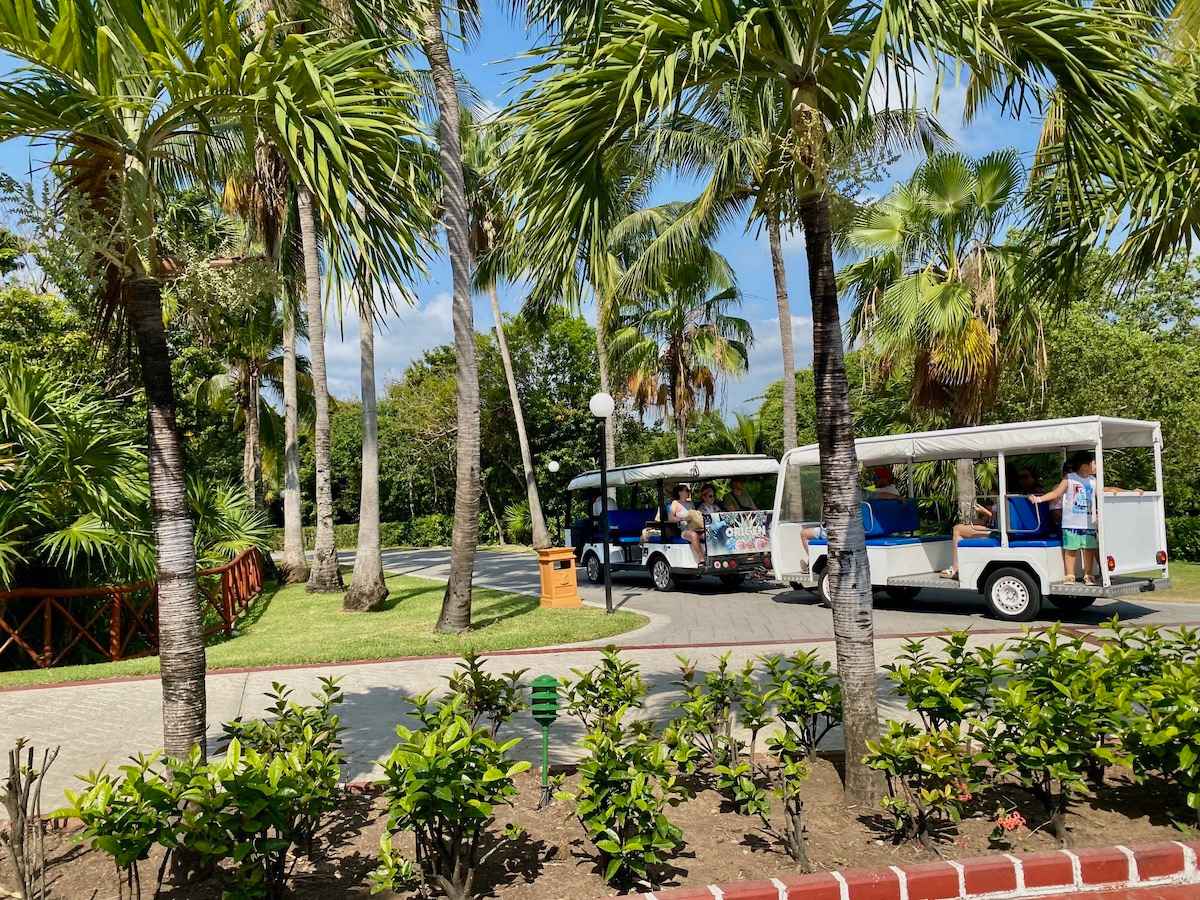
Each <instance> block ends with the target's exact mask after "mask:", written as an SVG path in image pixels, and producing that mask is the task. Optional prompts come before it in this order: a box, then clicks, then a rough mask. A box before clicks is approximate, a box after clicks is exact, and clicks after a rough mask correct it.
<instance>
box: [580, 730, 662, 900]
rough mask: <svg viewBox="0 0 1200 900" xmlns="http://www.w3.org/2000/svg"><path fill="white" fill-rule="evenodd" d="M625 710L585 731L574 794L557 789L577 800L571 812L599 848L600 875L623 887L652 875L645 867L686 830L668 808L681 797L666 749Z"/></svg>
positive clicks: (648, 868) (653, 861) (655, 862)
mask: <svg viewBox="0 0 1200 900" xmlns="http://www.w3.org/2000/svg"><path fill="white" fill-rule="evenodd" d="M624 714H625V709H623V708H622V709H618V710H614V711H613V712H612V713H610V714H609V715H606V716H604V717H603V718H601V719H600V720H599V722H598V723H597V724H596V727H595V728H593V729H592V730H591V731H590V732H589V733H588V734H587V736H586V737H585V738H584V739H583V747H584V749H585V750H586V751H587V755H586V756H585V757H584V759H583V761H582V762H581V763H580V764H579V786H578V788H577V789H576V791H575V792H574V793H569V792H565V791H563V792H560V793H559V797H560V798H562V799H564V800H568V801H570V802H572V803H573V804H574V807H575V815H576V816H577V817H578V818H579V822H580V824H581V825H582V826H583V829H584V831H585V832H586V833H587V836H588V838H589V839H590V840H591V841H592V843H593V844H594V845H595V847H596V849H597V850H598V851H599V852H600V855H601V862H602V864H603V867H604V878H605V880H607V881H608V882H610V883H611V884H614V885H617V886H620V887H628V886H631V885H632V884H634V883H635V882H637V881H641V882H647V881H650V880H651V879H652V877H653V876H652V873H651V871H650V867H651V866H654V865H658V864H661V863H663V862H664V861H666V860H667V859H668V858H670V857H671V856H672V855H674V853H675V852H676V851H677V850H678V849H679V848H680V846H682V844H683V832H682V831H680V829H679V828H678V827H676V826H675V825H674V824H673V823H672V822H671V821H670V820H669V819H668V818H667V816H666V810H667V807H669V806H674V805H676V804H678V803H679V802H681V801H682V800H683V798H684V796H685V792H684V789H683V788H682V786H681V785H680V784H679V783H678V781H677V780H676V776H675V771H674V767H673V765H672V762H671V754H670V750H669V748H668V747H667V745H666V744H665V743H664V742H663V741H661V740H659V739H658V738H657V736H656V735H655V734H654V732H653V726H652V725H651V723H649V722H646V721H640V722H634V723H632V724H629V725H626V724H624V723H623V722H622V719H623V718H624Z"/></svg>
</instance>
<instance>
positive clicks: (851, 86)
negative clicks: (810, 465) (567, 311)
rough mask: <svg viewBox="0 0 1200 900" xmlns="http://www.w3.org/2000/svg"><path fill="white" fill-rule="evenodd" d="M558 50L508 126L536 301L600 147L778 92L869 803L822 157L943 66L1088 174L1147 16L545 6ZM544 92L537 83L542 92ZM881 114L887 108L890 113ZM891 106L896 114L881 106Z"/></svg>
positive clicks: (844, 407) (1023, 6)
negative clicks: (747, 94) (733, 97)
mask: <svg viewBox="0 0 1200 900" xmlns="http://www.w3.org/2000/svg"><path fill="white" fill-rule="evenodd" d="M551 6H552V7H554V8H555V10H557V12H552V13H551V14H549V15H548V17H556V18H557V21H558V23H559V24H558V28H557V36H556V40H555V42H554V43H553V45H552V46H551V47H550V48H549V49H548V52H547V55H546V58H545V60H544V62H542V63H539V64H538V65H537V66H535V67H534V72H533V77H534V80H535V84H534V86H533V87H531V88H530V89H529V91H528V93H527V94H526V96H525V97H524V98H523V99H522V100H521V101H520V103H519V105H518V108H517V110H516V111H515V113H514V119H515V121H516V124H517V125H518V126H519V127H521V128H522V129H523V139H522V146H521V152H520V154H517V155H516V156H517V159H519V166H520V169H521V172H522V175H523V178H524V181H525V184H527V185H529V186H531V188H530V190H529V191H528V193H527V194H526V196H525V198H524V201H523V203H522V209H521V214H522V220H523V223H524V230H525V237H526V242H527V244H528V248H527V253H528V254H529V256H528V259H527V260H526V262H527V264H528V265H529V267H530V268H531V270H532V271H534V272H536V273H538V277H539V278H540V279H544V280H545V281H547V282H548V283H555V282H556V281H558V280H560V279H561V277H562V273H563V272H564V271H565V270H566V269H568V268H574V267H575V265H576V263H577V259H576V255H577V246H578V241H579V234H580V232H581V231H585V230H587V229H588V228H589V227H591V226H589V225H588V224H587V223H589V222H590V221H593V220H594V219H595V215H596V211H597V209H598V208H599V205H598V194H599V192H598V190H597V187H598V185H599V183H600V181H599V178H598V176H599V175H600V173H601V171H602V166H603V163H604V160H605V159H606V157H607V155H608V153H609V152H611V150H612V148H613V147H614V146H618V145H620V144H622V143H628V142H630V141H631V140H634V139H636V138H637V136H638V135H639V134H640V133H642V131H643V130H644V129H645V128H646V127H648V126H650V125H652V124H653V123H655V122H659V121H661V120H662V119H663V118H664V117H667V116H669V115H672V114H674V112H675V111H676V110H681V109H682V110H684V111H687V112H692V113H694V114H696V115H698V116H701V117H703V115H704V114H705V112H706V111H707V110H708V109H711V108H712V107H713V106H715V105H718V104H719V92H720V91H721V90H722V89H723V88H724V87H725V86H727V85H729V84H734V83H740V84H747V83H748V84H751V85H753V86H754V88H755V89H763V88H766V87H768V86H771V85H775V86H778V87H779V88H780V89H781V90H783V91H785V92H786V95H787V102H788V111H789V117H788V121H789V124H790V130H789V132H788V136H787V140H788V146H789V151H790V153H792V154H793V155H794V157H795V159H796V161H797V168H798V172H799V173H800V174H801V175H802V177H801V178H798V179H797V182H796V184H795V186H794V188H793V191H794V193H793V197H792V198H791V199H792V201H793V202H792V203H791V204H789V207H788V208H789V210H794V215H795V217H796V220H797V221H798V222H799V223H800V225H801V226H802V227H803V229H804V234H805V242H806V250H807V254H808V274H809V292H810V296H811V300H812V309H813V352H814V379H815V385H816V405H817V416H816V420H817V422H816V424H817V428H816V430H817V439H818V443H819V444H820V448H821V486H822V493H823V514H824V521H825V526H826V528H827V529H828V532H829V541H830V559H831V566H830V572H829V583H830V584H831V586H832V599H833V607H834V630H835V636H836V639H837V656H838V670H839V674H840V677H841V679H842V684H843V688H844V691H845V697H846V703H845V726H846V727H845V732H846V734H845V737H846V756H847V760H848V765H847V776H846V780H847V791H848V794H849V797H850V799H851V801H852V802H862V801H864V800H868V799H870V798H871V797H872V796H873V795H874V794H875V793H876V792H877V791H878V787H879V786H878V782H877V780H876V779H875V778H874V776H873V775H872V774H871V773H870V771H869V770H867V769H866V767H865V766H862V765H861V764H860V762H859V761H860V760H861V759H862V756H863V753H864V752H865V749H866V742H867V741H868V740H869V739H870V738H871V737H872V735H874V734H875V732H876V730H877V727H878V724H877V705H876V670H875V661H874V652H873V628H872V614H871V590H870V583H871V581H870V577H869V572H868V570H867V559H866V549H865V543H864V536H863V530H862V521H861V517H860V516H859V512H858V502H859V496H858V477H857V476H858V464H857V459H856V456H855V452H854V429H853V421H852V417H851V411H850V405H849V396H848V386H847V379H846V372H845V365H844V361H843V353H844V348H843V344H842V339H843V335H842V327H841V320H840V313H839V309H838V298H837V285H836V280H835V275H834V264H833V242H832V228H831V193H832V192H831V189H830V180H829V175H830V171H831V166H830V159H831V155H830V150H831V146H832V144H833V139H834V137H836V136H842V137H843V138H844V136H846V135H848V134H849V133H851V132H852V131H853V130H854V129H855V128H856V127H858V125H859V123H861V121H862V120H863V119H864V118H866V117H868V116H869V115H870V113H871V112H872V111H873V110H872V108H871V104H872V97H873V92H872V88H873V87H875V86H876V85H878V86H879V87H880V88H882V89H883V90H882V93H883V94H884V95H885V96H884V97H883V102H882V105H883V106H888V105H898V106H900V107H902V108H904V107H911V106H912V103H911V98H913V97H914V96H915V94H916V88H917V79H918V78H919V77H920V76H922V75H923V74H924V73H925V72H926V70H927V69H928V68H929V67H930V66H936V65H938V63H939V61H942V60H958V61H961V62H962V63H963V64H964V65H965V67H966V68H967V70H968V71H972V72H981V73H984V74H985V75H986V77H985V78H984V79H982V80H981V81H980V84H981V85H982V87H981V90H982V91H983V93H984V94H986V95H987V96H991V97H995V98H996V100H997V102H998V103H999V104H1000V106H1001V107H1002V108H1003V109H1004V110H1007V111H1011V112H1015V113H1020V112H1022V111H1024V110H1026V109H1028V108H1030V105H1031V104H1034V103H1036V101H1037V99H1038V98H1039V97H1040V96H1042V92H1043V91H1044V90H1045V89H1046V88H1048V87H1053V86H1056V85H1057V86H1060V87H1061V89H1062V91H1063V94H1064V98H1065V103H1066V105H1067V106H1068V107H1069V108H1070V109H1071V112H1072V114H1071V115H1070V116H1067V117H1066V120H1065V121H1066V127H1065V128H1064V131H1063V136H1062V144H1063V146H1064V148H1065V152H1064V154H1063V159H1064V160H1066V161H1067V162H1069V164H1070V166H1071V167H1073V168H1076V169H1078V168H1086V167H1088V166H1089V165H1091V161H1092V159H1093V157H1091V156H1090V155H1089V153H1090V151H1092V150H1094V149H1095V150H1098V149H1099V145H1101V144H1102V143H1103V140H1104V136H1105V134H1106V133H1107V132H1108V131H1110V130H1111V128H1112V127H1113V126H1112V124H1111V123H1112V122H1113V121H1115V122H1118V123H1120V122H1123V121H1125V120H1127V119H1129V118H1131V117H1132V114H1133V112H1134V109H1135V107H1137V106H1138V104H1139V100H1138V99H1136V98H1135V96H1134V92H1133V91H1131V89H1130V86H1131V85H1139V84H1144V83H1146V82H1147V81H1148V80H1149V77H1150V76H1151V74H1152V70H1153V69H1155V68H1156V64H1155V62H1154V60H1153V55H1152V54H1153V51H1152V49H1151V48H1150V47H1149V46H1148V44H1149V43H1150V42H1148V41H1146V40H1145V38H1144V36H1145V35H1146V33H1147V31H1148V30H1149V29H1152V28H1153V24H1152V22H1151V21H1150V18H1149V17H1148V16H1146V15H1145V14H1143V13H1141V12H1139V11H1137V10H1135V9H1132V8H1129V7H1128V6H1125V7H1122V6H1119V5H1117V4H1113V5H1112V7H1111V8H1110V7H1109V6H1108V5H1107V4H1105V5H1103V6H1099V5H1097V4H1092V3H1087V2H1083V0H1038V2H1037V3H1034V2H1032V0H983V2H968V0H949V2H942V0H939V2H936V3H934V2H930V0H918V2H916V3H912V2H904V3H901V2H897V0H864V2H861V3H853V4H849V3H826V2H817V3H811V2H807V0H784V2H775V0H772V2H766V0H749V2H742V3H735V2H733V0H704V2H698V0H667V2H663V0H595V2H594V3H591V4H585V5H584V6H583V7H582V8H581V7H580V6H579V5H578V4H572V5H569V6H568V5H567V4H551ZM540 76H545V77H540ZM889 94H890V95H891V96H888V95H889ZM892 97H896V99H897V100H898V101H899V102H898V103H897V104H891V103H890V101H891V99H892Z"/></svg>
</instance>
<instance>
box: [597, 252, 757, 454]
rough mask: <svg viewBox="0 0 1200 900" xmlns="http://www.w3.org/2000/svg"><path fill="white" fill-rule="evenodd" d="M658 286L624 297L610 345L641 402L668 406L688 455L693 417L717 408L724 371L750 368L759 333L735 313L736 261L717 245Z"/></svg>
mask: <svg viewBox="0 0 1200 900" xmlns="http://www.w3.org/2000/svg"><path fill="white" fill-rule="evenodd" d="M655 287H656V288H657V289H655ZM655 287H651V288H649V289H648V291H647V293H646V294H645V295H644V296H642V297H640V298H638V299H637V300H636V301H633V302H630V303H626V304H622V306H621V307H620V309H619V310H618V311H617V314H616V318H617V321H616V323H615V325H614V326H613V327H612V340H611V343H610V350H611V352H612V359H613V365H614V368H615V369H616V370H617V371H618V372H620V373H621V374H622V375H624V376H625V378H626V379H627V382H628V390H629V396H630V397H631V398H632V400H633V403H634V405H635V406H636V407H637V408H638V409H639V410H645V409H646V408H648V407H651V406H653V407H656V408H658V409H661V410H662V411H663V413H664V415H666V414H668V413H669V415H670V417H671V420H672V422H673V424H674V428H675V450H676V453H677V455H678V456H680V457H685V456H687V455H688V448H687V428H688V422H689V420H690V419H691V417H692V415H693V413H694V412H695V411H696V410H697V409H698V408H700V407H701V406H702V407H703V409H704V411H705V412H707V411H708V410H710V409H711V408H712V403H713V400H714V398H715V397H716V392H717V379H718V377H719V376H721V375H735V374H741V373H742V372H745V371H746V368H747V365H748V362H749V360H748V356H747V352H746V350H747V348H748V347H749V346H750V344H751V342H752V341H753V339H754V333H753V330H752V329H751V328H750V323H749V322H747V321H746V320H745V319H743V318H739V317H738V316H734V315H731V314H730V311H731V310H732V309H735V308H736V307H737V305H738V304H739V303H740V302H741V294H740V292H739V291H738V289H737V285H736V283H735V279H734V275H733V270H732V269H731V268H730V267H729V263H728V262H727V261H726V260H725V258H724V257H723V256H721V255H720V254H719V253H717V252H715V251H710V252H709V253H708V254H707V255H706V257H704V258H702V259H701V260H699V261H696V262H688V263H685V264H684V265H680V266H676V267H673V268H672V269H670V270H667V271H665V272H663V273H662V279H661V281H660V283H659V284H658V285H656V286H655Z"/></svg>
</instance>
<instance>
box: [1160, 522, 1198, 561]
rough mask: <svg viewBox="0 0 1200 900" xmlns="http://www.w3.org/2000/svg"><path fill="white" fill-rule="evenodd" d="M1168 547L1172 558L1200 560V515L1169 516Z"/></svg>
mask: <svg viewBox="0 0 1200 900" xmlns="http://www.w3.org/2000/svg"><path fill="white" fill-rule="evenodd" d="M1167 549H1168V550H1169V551H1170V552H1171V558H1172V559H1178V560H1182V561H1184V562H1200V516H1170V517H1168V518H1167Z"/></svg>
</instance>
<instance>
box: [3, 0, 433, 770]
mask: <svg viewBox="0 0 1200 900" xmlns="http://www.w3.org/2000/svg"><path fill="white" fill-rule="evenodd" d="M31 11H32V12H31ZM246 25H247V23H246V21H245V16H244V13H243V11H242V9H241V6H240V5H236V4H232V3H230V2H227V0H201V2H199V3H196V2H186V3H185V2H182V0H144V2H141V3H137V4H127V3H120V4H111V3H105V2H99V0H80V2H78V3H73V4H58V3H54V2H50V0H33V2H32V3H26V4H22V5H19V6H14V5H12V4H7V5H4V6H0V50H3V51H5V52H7V53H9V54H10V55H12V56H13V57H15V58H17V59H18V60H20V61H21V63H23V65H24V66H25V68H24V69H23V70H21V71H18V72H17V73H16V74H15V75H10V76H9V77H8V78H6V79H5V80H4V82H3V83H2V84H0V140H6V139H9V138H12V137H32V138H42V139H48V140H51V141H53V142H55V143H56V144H57V146H58V147H59V148H60V152H59V160H60V163H61V165H62V167H63V170H64V171H65V172H66V173H67V179H66V181H65V185H66V187H67V188H68V189H71V190H75V191H78V192H80V193H82V194H83V195H84V196H85V197H86V198H87V200H88V202H89V203H90V204H91V206H92V208H93V209H94V210H95V211H96V212H97V213H98V214H99V216H100V217H101V218H102V220H103V221H104V222H105V223H106V225H107V226H108V228H109V229H110V230H109V232H108V238H107V240H106V242H105V243H103V244H102V245H101V246H100V248H99V252H100V253H101V255H102V260H103V262H104V263H105V264H106V265H107V271H106V276H105V277H106V282H105V283H106V288H107V290H106V299H107V300H108V302H109V304H110V309H119V310H120V312H121V314H122V315H123V316H124V318H125V320H126V321H128V323H129V325H130V326H131V328H132V331H133V334H134V338H135V343H136V346H137V349H138V358H139V363H140V370H141V375H142V381H143V385H144V387H145V390H146V398H147V445H148V446H147V452H148V455H149V469H150V491H151V497H152V508H153V510H154V543H155V552H156V558H157V574H158V583H159V590H158V603H159V622H160V626H159V632H160V645H161V660H160V661H161V667H160V668H161V677H162V685H163V743H164V747H165V748H166V751H167V752H168V753H171V754H173V755H180V756H182V755H186V754H187V753H188V752H189V751H190V750H191V748H192V747H194V746H199V747H200V748H201V750H203V749H204V747H205V707H206V704H205V693H204V669H205V655H204V641H203V631H202V624H203V623H202V612H201V609H200V604H199V601H198V595H197V589H196V555H195V545H194V540H193V538H194V529H193V523H192V519H191V516H190V511H189V508H188V503H187V486H186V478H185V469H184V447H183V442H182V439H181V435H180V433H179V430H178V428H177V427H176V422H175V388H174V384H173V382H172V378H171V367H170V356H169V353H168V349H167V340H166V329H165V324H164V320H163V310H162V289H163V280H164V275H165V274H166V272H167V267H166V266H164V261H163V259H162V258H161V256H160V254H159V252H158V250H157V242H156V240H155V234H156V220H157V216H158V212H159V210H160V208H161V203H162V193H163V190H162V189H163V188H164V187H166V186H169V185H174V184H178V183H180V182H185V183H187V182H191V183H194V184H197V185H207V184H211V183H212V177H213V174H214V173H213V171H212V169H211V167H210V165H209V163H210V162H211V160H212V159H213V156H212V155H211V154H210V153H209V152H207V151H209V150H210V149H221V148H224V147H235V146H236V145H238V144H239V143H242V144H249V143H250V142H252V141H253V140H254V138H255V134H256V133H258V132H259V131H260V130H261V131H262V132H264V133H266V134H269V135H270V136H271V139H272V141H273V142H274V143H275V144H276V146H279V147H280V148H281V149H282V150H283V151H284V153H285V156H286V159H287V164H288V167H289V169H290V170H291V172H292V175H293V177H294V178H296V179H297V180H299V181H302V182H303V183H305V184H306V185H309V186H310V189H312V190H313V191H314V195H313V202H314V203H316V204H317V205H319V206H320V207H321V208H322V209H323V210H325V211H326V212H327V214H328V217H329V220H330V221H331V222H336V223H337V227H336V228H334V229H331V231H330V241H331V247H332V252H331V257H332V258H333V259H334V260H335V261H338V260H340V259H342V258H344V255H345V254H346V252H347V250H351V251H352V248H353V247H354V246H356V245H359V244H362V243H363V242H364V239H365V238H366V237H367V236H368V234H370V235H371V237H372V238H373V239H374V238H376V237H377V235H382V236H383V237H382V240H381V245H382V250H379V249H378V247H377V246H373V247H372V248H371V250H370V252H371V253H372V254H373V256H374V260H375V266H376V270H377V271H378V270H379V269H380V267H383V266H388V267H391V268H394V269H396V270H397V271H398V272H399V273H401V274H402V275H407V271H408V266H407V257H406V256H405V255H402V254H401V253H399V252H397V251H396V250H395V247H396V246H397V242H396V241H394V240H393V241H389V240H388V239H387V237H386V235H387V234H388V233H389V232H390V231H391V230H392V229H397V230H399V231H401V232H402V233H403V231H404V229H403V227H402V226H401V227H400V228H397V226H400V225H401V223H399V222H398V221H397V215H398V214H397V213H394V212H392V209H393V208H394V206H395V204H394V194H395V191H396V187H397V178H396V177H395V176H393V175H391V174H389V173H391V172H396V173H397V175H398V176H399V177H400V178H403V170H402V169H396V168H395V163H396V161H397V159H398V158H399V154H400V152H401V150H400V148H401V146H402V145H401V144H400V143H399V139H400V138H401V137H403V136H405V135H407V134H409V133H415V132H416V125H415V122H414V121H413V120H412V117H411V116H410V115H409V114H408V113H407V111H406V104H407V103H409V101H410V95H409V91H408V88H407V85H399V84H397V83H396V82H394V81H393V80H392V79H390V78H389V77H388V70H387V69H386V68H385V67H384V66H383V65H382V64H381V49H382V48H381V47H379V46H377V45H374V44H372V43H369V42H359V43H357V44H352V45H345V44H335V43H333V42H330V41H328V40H323V39H310V38H306V37H304V36H298V35H289V36H287V37H286V38H284V39H282V40H278V41H277V40H276V39H275V37H276V36H275V33H274V28H275V22H274V20H273V18H270V17H269V22H268V26H267V28H266V29H264V31H263V32H262V34H261V35H258V36H253V35H251V34H250V33H249V29H248V28H247V27H246ZM97 35H102V36H103V39H100V38H98V37H97ZM364 93H369V94H371V95H372V97H373V99H375V100H377V101H378V102H376V103H374V104H373V105H372V107H371V109H372V114H371V116H369V117H366V116H363V115H362V102H363V96H364ZM351 116H352V117H353V122H351V121H350V117H351ZM351 196H352V197H353V198H354V202H353V203H352V202H350V197H351ZM385 198H386V202H385Z"/></svg>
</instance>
